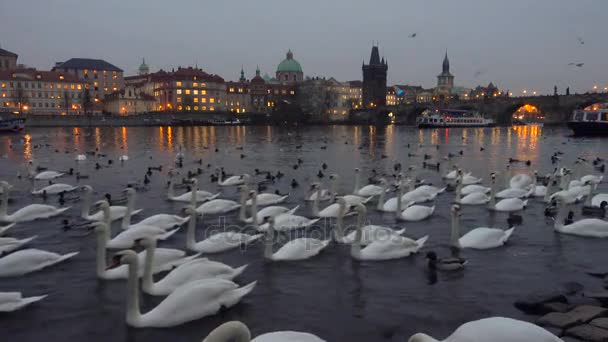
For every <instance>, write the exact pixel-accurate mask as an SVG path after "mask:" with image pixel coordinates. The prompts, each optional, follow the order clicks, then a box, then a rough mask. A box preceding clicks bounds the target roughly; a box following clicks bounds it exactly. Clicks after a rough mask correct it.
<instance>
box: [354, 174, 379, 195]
mask: <svg viewBox="0 0 608 342" xmlns="http://www.w3.org/2000/svg"><path fill="white" fill-rule="evenodd" d="M360 182H361V174H360V170H359V168H356V169H355V189H354V190H353V194H354V195H357V196H362V197H370V196H377V195H380V194H382V193H383V192H386V190H387V189H386V188H383V187H382V186H378V185H375V184H368V185H366V186H364V187H361V186H360V184H359V183H360Z"/></svg>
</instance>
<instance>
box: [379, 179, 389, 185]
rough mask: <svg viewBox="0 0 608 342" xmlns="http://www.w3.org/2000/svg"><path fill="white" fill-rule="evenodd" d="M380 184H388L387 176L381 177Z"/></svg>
mask: <svg viewBox="0 0 608 342" xmlns="http://www.w3.org/2000/svg"><path fill="white" fill-rule="evenodd" d="M380 184H381V185H387V184H388V182H387V181H386V178H380Z"/></svg>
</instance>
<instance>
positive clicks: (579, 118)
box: [568, 105, 608, 136]
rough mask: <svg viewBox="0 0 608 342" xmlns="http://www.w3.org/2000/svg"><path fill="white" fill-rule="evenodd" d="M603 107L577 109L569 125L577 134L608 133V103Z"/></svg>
mask: <svg viewBox="0 0 608 342" xmlns="http://www.w3.org/2000/svg"><path fill="white" fill-rule="evenodd" d="M603 107H604V108H597V107H596V108H592V109H584V110H581V109H578V110H575V111H574V112H573V113H572V119H571V120H570V121H568V127H569V128H570V129H571V130H572V131H573V132H574V135H577V136H584V135H608V105H604V106H603Z"/></svg>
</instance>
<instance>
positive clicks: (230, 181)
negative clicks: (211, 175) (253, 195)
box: [216, 169, 249, 186]
mask: <svg viewBox="0 0 608 342" xmlns="http://www.w3.org/2000/svg"><path fill="white" fill-rule="evenodd" d="M216 174H217V176H218V178H217V184H218V185H220V186H234V185H242V184H245V182H247V180H248V179H249V175H248V174H246V173H245V174H242V175H239V176H231V177H228V178H226V179H223V177H222V173H221V172H220V170H219V169H217V170H216Z"/></svg>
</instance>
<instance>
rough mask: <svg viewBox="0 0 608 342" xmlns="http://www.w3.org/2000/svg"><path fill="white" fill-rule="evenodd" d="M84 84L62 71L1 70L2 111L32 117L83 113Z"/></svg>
mask: <svg viewBox="0 0 608 342" xmlns="http://www.w3.org/2000/svg"><path fill="white" fill-rule="evenodd" d="M84 100H85V99H84V85H83V83H82V81H81V80H79V79H78V78H77V77H76V76H74V75H71V74H68V73H64V72H59V71H40V70H36V69H33V68H32V69H13V70H6V71H0V111H17V112H20V113H31V114H60V115H66V114H70V115H71V114H82V113H83V107H84V106H85V101H84Z"/></svg>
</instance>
